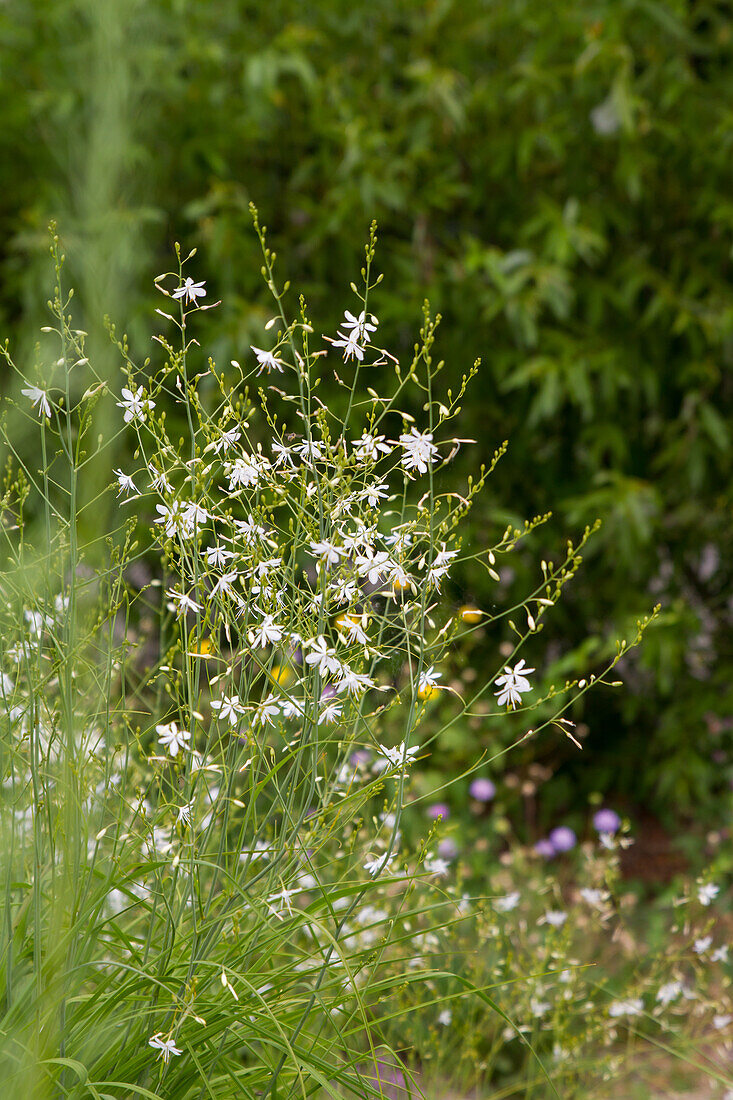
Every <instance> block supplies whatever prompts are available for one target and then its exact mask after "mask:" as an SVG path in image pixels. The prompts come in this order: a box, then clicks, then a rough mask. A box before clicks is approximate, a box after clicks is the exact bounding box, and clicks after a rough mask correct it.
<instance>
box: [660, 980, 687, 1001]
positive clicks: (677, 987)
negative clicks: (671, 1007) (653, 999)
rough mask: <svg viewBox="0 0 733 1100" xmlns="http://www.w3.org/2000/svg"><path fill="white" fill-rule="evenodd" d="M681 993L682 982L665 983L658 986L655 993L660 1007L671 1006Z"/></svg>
mask: <svg viewBox="0 0 733 1100" xmlns="http://www.w3.org/2000/svg"><path fill="white" fill-rule="evenodd" d="M681 992H682V982H677V981H675V982H667V983H666V984H665V985H660V987H659V990H658V992H657V1001H658V1003H659V1004H661V1005H665V1006H666V1005H668V1004H671V1003H672V1001H674V1000H675V999H676V998H677V997H679V995H680V993H681Z"/></svg>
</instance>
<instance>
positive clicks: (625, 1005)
mask: <svg viewBox="0 0 733 1100" xmlns="http://www.w3.org/2000/svg"><path fill="white" fill-rule="evenodd" d="M643 1011H644V1002H643V1001H642V1000H641V998H640V997H630V998H628V1000H625V1001H613V1002H612V1003H611V1004H610V1005H609V1006H608V1015H609V1016H612V1017H613V1018H614V1019H616V1018H618V1017H619V1016H639V1015H640V1014H641V1013H642V1012H643Z"/></svg>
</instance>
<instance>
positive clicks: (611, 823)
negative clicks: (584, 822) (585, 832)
mask: <svg viewBox="0 0 733 1100" xmlns="http://www.w3.org/2000/svg"><path fill="white" fill-rule="evenodd" d="M593 828H594V829H595V830H596V832H598V833H616V832H618V830H619V829H620V828H621V818H620V817H619V816H618V814H617V813H616V811H615V810H598V812H597V813H596V814H594V815H593Z"/></svg>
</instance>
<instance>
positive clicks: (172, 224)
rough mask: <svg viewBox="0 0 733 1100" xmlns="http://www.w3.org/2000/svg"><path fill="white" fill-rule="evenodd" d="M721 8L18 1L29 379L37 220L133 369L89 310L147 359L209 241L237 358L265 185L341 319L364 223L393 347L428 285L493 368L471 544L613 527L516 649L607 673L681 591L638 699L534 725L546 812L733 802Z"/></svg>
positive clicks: (255, 289)
mask: <svg viewBox="0 0 733 1100" xmlns="http://www.w3.org/2000/svg"><path fill="white" fill-rule="evenodd" d="M730 15H731V10H730V6H729V5H728V4H727V3H724V2H720V3H705V2H695V0H661V2H655V0H596V2H589V3H586V4H582V5H579V4H574V3H571V2H569V0H542V2H540V0H432V2H426V3H418V2H416V0H369V2H368V3H367V2H365V0H356V2H355V3H353V4H349V5H346V4H344V3H342V2H341V0H315V2H313V3H311V4H303V3H296V2H292V0H271V2H270V3H268V4H265V5H263V4H260V3H252V2H245V0H215V2H214V0H211V2H208V3H200V2H195V0H127V2H126V3H125V4H119V2H117V0H44V2H43V3H40V2H36V3H30V4H29V3H27V2H21V0H8V2H6V3H4V4H3V5H2V6H1V7H0V104H2V122H1V124H0V331H1V332H2V334H3V336H6V335H7V336H10V337H11V338H12V340H13V343H14V345H15V347H16V350H17V348H18V347H20V348H21V349H22V350H23V352H24V356H22V355H19V356H17V358H18V359H20V360H21V361H25V362H27V364H28V369H29V371H31V370H32V365H33V358H34V352H33V346H34V342H35V341H36V339H37V332H38V328H39V326H40V325H41V324H44V323H45V322H46V314H45V310H44V302H45V300H46V298H47V297H48V289H49V266H48V260H47V243H48V241H47V233H46V226H47V223H48V220H49V218H50V217H55V218H56V219H57V220H58V222H59V227H60V230H61V233H62V235H63V237H64V240H65V242H66V245H67V254H68V257H69V264H70V270H71V272H72V281H73V282H74V285H75V286H76V287H77V293H78V299H79V301H80V307H79V308H80V309H81V311H82V314H83V316H82V317H81V318H80V319H81V320H82V321H83V324H84V325H85V327H86V328H87V329H88V331H89V333H90V339H91V346H92V349H93V354H94V355H95V358H96V361H97V363H98V365H99V366H100V367H102V368H104V369H107V370H108V372H109V377H110V379H111V381H112V382H113V384H114V385H115V386H118V385H119V378H118V373H117V370H118V368H117V364H116V361H115V359H114V356H113V354H112V352H111V349H110V347H109V342H108V340H107V337H106V335H105V333H104V330H103V326H102V323H101V318H102V317H103V315H104V314H105V313H107V314H109V315H110V316H111V317H112V319H113V320H114V321H115V322H116V323H117V325H118V329H119V330H122V329H125V330H127V331H129V332H130V334H131V337H132V338H133V340H137V346H138V347H139V348H141V349H142V355H144V354H147V349H148V347H149V346H150V345H149V343H148V341H149V336H150V331H151V325H150V316H151V311H152V308H153V307H154V305H156V304H158V303H157V302H156V300H155V296H154V293H153V289H152V276H153V275H154V274H157V273H158V272H159V271H163V270H166V269H167V268H168V267H169V266H170V250H171V246H172V242H173V241H174V240H180V241H182V242H184V245H185V247H186V248H188V247H191V246H194V245H195V246H197V247H198V249H199V255H198V257H197V261H196V263H197V271H196V276H197V277H198V278H206V279H207V280H208V282H207V286H208V288H209V291H210V293H211V294H212V295H213V296H215V297H216V298H221V299H222V302H223V304H222V307H221V310H220V311H217V313H216V315H215V319H216V324H217V326H218V327H217V332H216V335H215V337H214V336H212V341H211V343H210V344H208V345H206V344H204V342H203V340H202V344H203V346H204V347H205V349H206V351H207V352H209V351H210V352H211V354H212V355H214V356H215V358H216V359H217V361H218V362H219V363H226V362H228V361H229V359H230V358H238V357H241V356H242V355H244V354H246V353H247V349H248V345H249V343H250V342H253V343H261V342H262V340H263V338H264V336H263V331H262V326H263V323H264V320H265V319H266V318H267V316H269V313H268V312H267V310H268V306H267V303H266V299H265V291H264V289H263V287H262V283H261V279H260V275H259V266H260V262H259V259H258V247H259V246H258V243H257V240H256V238H255V236H254V234H253V233H252V230H251V223H250V218H249V214H248V209H247V207H248V203H249V201H250V200H253V201H254V202H255V203H256V204H257V205H258V206H259V207H260V210H261V214H262V217H263V219H264V221H265V222H266V223H267V224H268V227H269V230H270V236H271V241H272V244H273V246H274V247H276V248H277V250H278V253H279V255H280V256H281V258H282V259H281V265H282V266H281V276H282V275H284V274H285V273H287V277H289V278H290V279H292V282H293V286H294V287H296V288H298V290H302V291H303V292H304V293H305V295H306V297H307V298H308V301H309V305H310V308H311V312H312V313H313V315H314V316H318V317H320V318H321V319H323V320H324V321H325V322H326V323H330V328H328V329H326V330H325V331H329V332H333V331H334V329H335V326H336V324H337V322H338V319H339V317H340V316H341V315H342V311H343V309H344V308H351V307H352V306H353V301H352V300H351V297H350V294H349V292H348V281H349V280H350V278H352V277H353V274H355V273H356V271H357V269H358V266H359V264H360V261H361V255H362V252H361V249H362V245H363V241H364V239H365V235H366V231H367V227H368V224H369V222H370V220H371V218H372V217H376V219H377V220H378V222H379V226H380V249H379V253H378V263H379V267H380V268H381V269H382V270H383V271H384V273H385V279H384V282H383V284H382V286H381V287H380V288H379V294H378V299H376V300H375V301H374V302H373V303H372V304H373V308H374V310H375V312H377V314H378V315H379V317H380V333H381V334H383V338H384V339H385V341H386V343H387V345H388V346H389V347H390V348H391V349H392V350H394V351H395V352H396V353H397V354H400V353H405V352H407V351H408V350H409V349H410V347H411V342H412V340H413V338H414V332H415V329H416V325H417V321H418V318H419V309H420V303H421V302H422V299H423V298H424V297H425V296H427V297H429V299H430V301H431V304H432V306H433V308H434V309H435V310H438V311H440V312H441V313H442V315H443V318H444V320H443V325H442V328H441V337H440V341H439V347H438V351H439V354H440V355H441V357H443V358H445V360H446V369H445V374H444V376H443V377H444V379H445V384H446V385H450V384H451V383H453V384H454V385H455V383H456V380H457V379H459V378H460V376H461V374H462V373H463V372H465V371H466V369H467V368H468V367H469V366H470V364H471V363H472V362H473V360H474V358H475V357H476V356H480V357H481V359H482V361H483V365H482V369H481V373H480V375H479V378H478V379H477V380H476V382H475V383H474V386H473V391H472V395H471V398H470V400H469V401H468V402H467V404H466V408H465V410H464V414H463V422H462V431H463V432H464V434H466V435H469V436H473V437H474V438H476V439H477V440H478V441H479V446H478V448H472V449H471V451H470V455H471V457H470V462H471V463H474V462H476V461H477V460H478V459H477V454H480V457H481V458H482V459H484V460H488V458H489V457H490V455H491V453H492V451H493V450H494V448H495V446H496V445H497V444H498V443H500V442H501V440H503V439H505V438H508V439H509V440H510V443H511V446H510V451H509V454H508V456H507V457H506V459H505V460H504V461H503V462H502V463H501V465H500V467H499V470H498V471H497V474H496V475H495V477H494V479H493V481H492V484H491V488H490V491H489V493H487V494H486V497H485V501H486V503H485V504H484V505H483V506H482V507H483V511H482V512H480V513H478V515H477V517H476V518H474V519H473V520H472V523H473V524H474V527H473V529H472V530H471V531H469V532H467V537H468V538H471V539H477V540H479V541H480V540H483V539H484V537H485V536H486V534H487V532H490V531H493V530H494V529H495V528H497V527H502V526H503V525H504V524H505V523H506V522H507V521H508V520H512V521H515V520H519V519H520V518H521V517H524V516H525V515H530V514H534V513H539V512H544V511H546V510H548V509H552V510H553V511H554V512H555V518H554V520H553V521H552V524H551V525H550V526H549V527H546V528H543V529H542V531H541V533H538V535H536V536H535V537H534V541H533V543H532V547H531V555H530V556H529V557H527V558H524V557H521V556H519V555H518V556H517V558H516V560H515V561H514V562H512V569H513V572H514V574H515V576H516V583H517V585H520V584H521V583H522V577H523V576H524V575H525V574H526V571H527V570H528V569H533V570H534V569H536V562H537V559H538V557H540V556H542V555H543V554H544V555H547V556H550V557H555V558H557V555H558V552H559V549H560V547H561V539H562V537H563V536H564V535H565V534H572V533H574V532H576V531H577V529H578V528H579V527H582V525H584V524H585V523H587V522H591V521H592V520H593V519H595V518H596V517H597V516H600V517H601V518H602V519H603V528H602V530H601V532H600V533H599V535H597V536H596V537H595V539H594V540H593V543H592V547H591V550H590V552H589V553H588V554H587V555H586V561H585V563H584V567H583V569H582V571H581V574H580V575H579V576H578V578H577V579H576V581H575V582H574V585H573V586H572V595H571V598H570V600H569V601H567V602H566V603H565V605H564V608H565V610H564V618H560V619H557V620H556V621H555V625H554V627H553V628H552V629H553V634H552V635H551V634H550V631H549V629H548V631H546V632H545V633H544V634H543V635H542V637H541V639H539V640H535V641H534V642H533V648H532V649H531V652H530V651H529V650H528V653H527V656H528V658H531V660H530V662H529V663H530V664H534V663H535V659H536V660H537V661H538V662H540V661H543V662H546V661H548V660H550V661H551V671H553V673H555V674H556V675H557V676H558V677H562V675H563V674H564V671H565V666H566V664H568V665H569V664H570V659H571V657H572V658H573V659H574V660H575V661H576V664H577V661H578V659H580V660H581V662H582V665H583V667H584V668H586V669H587V671H588V672H592V671H593V669H594V668H595V667H596V665H597V662H598V660H599V659H600V656H601V655H602V653H603V652H604V647H605V646H606V645H607V641H606V639H607V638H608V636H609V634H610V633H611V632H612V631H614V630H616V631H618V632H619V633H620V634H624V633H625V632H628V631H630V630H631V625H630V624H632V623H633V622H634V620H635V619H636V618H637V617H638V616H640V615H641V614H643V613H645V612H646V611H647V610H649V608H650V607H651V605H652V604H653V603H655V602H656V601H657V600H658V601H660V602H661V603H662V606H663V612H662V615H661V618H660V620H659V623H658V624H657V625H656V626H655V627H654V628H653V629H652V630H650V631H649V632H648V634H647V636H646V640H645V644H644V647H643V650H642V652H641V653H640V655H639V656H638V658H637V659H636V660H635V661H634V662H633V663H630V664H627V666H626V668H625V669H624V674H625V675H624V678H625V680H626V683H627V690H625V691H624V692H622V693H621V692H617V693H616V694H614V695H610V694H606V695H602V694H597V695H596V696H594V697H592V698H591V699H590V701H589V702H588V703H587V704H586V709H585V711H584V712H579V713H578V714H577V715H575V717H576V719H577V720H578V721H581V722H584V723H585V724H586V725H587V726H588V730H589V733H588V735H587V737H586V739H585V742H584V744H585V749H584V752H583V754H582V755H580V756H579V755H578V753H577V751H576V750H574V749H573V748H572V746H571V745H570V744H569V742H568V743H564V742H563V741H561V740H560V739H559V738H558V740H557V741H556V742H554V743H549V742H547V743H545V744H544V745H543V746H540V747H539V748H535V749H534V753H535V756H536V755H537V753H539V754H540V756H541V757H542V759H543V762H544V763H545V764H546V765H549V767H550V769H551V770H553V771H556V770H557V769H559V770H560V776H559V777H558V780H557V782H556V783H555V784H554V786H553V791H554V795H553V796H552V799H551V805H550V807H549V808H547V809H546V810H545V811H543V812H546V813H547V814H548V815H553V814H554V815H556V814H557V813H559V812H564V811H566V810H570V809H572V806H573V804H575V803H576V802H577V801H578V798H579V792H585V793H588V792H590V791H593V790H603V791H604V792H607V794H608V796H609V797H611V798H613V799H615V800H616V804H617V805H619V806H621V807H627V808H630V809H634V808H635V807H636V808H638V807H640V806H641V805H644V806H646V807H648V808H651V809H652V810H653V811H654V812H655V813H656V814H657V815H659V816H662V817H663V818H666V819H667V821H679V818H680V815H682V816H683V817H689V816H691V815H693V814H694V816H695V817H696V818H697V819H698V820H702V821H704V822H706V823H707V822H710V821H714V820H716V818H717V817H718V815H719V813H720V811H721V808H722V804H723V802H722V800H725V801H726V802H727V799H728V797H729V791H730V782H731V779H732V778H733V719H732V718H731V714H732V713H733V707H732V705H731V704H732V702H733V699H732V690H731V648H732V647H731V636H732V635H733V630H732V629H731V627H732V625H733V604H732V602H731V561H732V560H733V553H732V551H733V546H732V545H731V544H732V543H733V538H732V536H731V532H732V530H733V525H732V524H731V504H732V500H731V495H732V494H731V416H730V414H731V411H732V406H733V401H732V400H731V398H732V392H733V383H732V381H731V372H730V368H731V360H732V358H733V288H732V286H731V274H732V270H733V267H732V256H731V243H732V238H731V230H732V229H733V186H732V185H733V159H732V157H733V149H732V146H733V52H732V51H733V23H732V22H731V19H730ZM212 323H213V322H212ZM264 339H266V338H264ZM113 410H114V406H113V404H112V403H111V400H110V402H109V404H108V409H107V413H106V416H107V418H108V420H107V422H106V423H107V425H111V424H112V419H111V418H112V415H113ZM100 430H107V428H106V425H105V422H104V421H103V420H102V421H100ZM467 454H468V452H467ZM118 460H119V461H124V455H120V456H119V459H118ZM463 461H464V463H466V465H464V466H463V467H460V462H461V460H460V459H459V460H458V462H457V472H458V473H461V474H463V475H465V473H466V472H467V471H468V470H469V468H470V467H469V466H468V465H467V463H468V461H469V459H468V458H465V459H464V460H463ZM459 467H460V469H459ZM108 473H109V471H106V470H99V471H98V477H99V479H100V484H103V483H104V479H105V478H106V477H107V475H108ZM533 575H534V574H533ZM511 587H512V585H511V583H510V582H509V580H508V579H507V583H506V584H505V585H503V586H502V592H501V598H504V594H505V593H510V592H511ZM469 597H470V598H472V599H475V600H477V601H478V602H479V603H481V602H483V603H484V604H485V605H487V606H488V605H490V603H491V601H493V600H496V599H497V598H499V597H498V596H497V590H496V585H495V584H494V582H493V581H490V580H489V578H488V577H487V576H486V575H485V574H484V573H483V572H482V571H478V572H476V573H475V574H472V573H471V572H470V571H467V572H466V574H465V575H464V576H463V578H462V579H461V582H460V585H458V586H457V588H456V591H455V598H456V602H457V603H459V602H463V601H464V600H465V599H467V598H469ZM496 641H497V639H488V640H487V642H488V643H489V644H491V645H494V644H495V642H496ZM471 659H472V660H474V661H480V660H481V659H482V657H481V650H480V647H479V649H477V650H476V651H475V652H474V653H473V654H472V655H471ZM491 738H492V731H491V729H485V730H479V731H475V730H470V729H466V730H465V731H463V734H462V735H460V734H459V735H455V736H454V738H453V741H452V742H451V745H450V746H447V751H448V752H449V755H450V756H451V758H452V759H453V761H454V762H455V764H456V766H460V765H461V764H462V763H463V762H465V760H468V759H470V758H471V757H472V756H474V755H475V754H476V751H477V749H479V748H484V747H488V746H490V744H491ZM525 765H526V761H525ZM523 766H524V765H523Z"/></svg>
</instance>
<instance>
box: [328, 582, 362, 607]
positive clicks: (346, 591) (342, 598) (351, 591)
mask: <svg viewBox="0 0 733 1100" xmlns="http://www.w3.org/2000/svg"><path fill="white" fill-rule="evenodd" d="M328 591H329V592H330V593H331V594H332V596H333V598H334V601H335V602H336V603H337V604H341V603H346V604H349V603H353V602H354V600H355V599H356V597H357V595H358V589H357V587H356V585H355V583H354V582H353V581H347V580H345V579H344V578H343V577H341V578H339V580H336V581H332V582H331V583H330V584H329V586H328Z"/></svg>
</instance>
